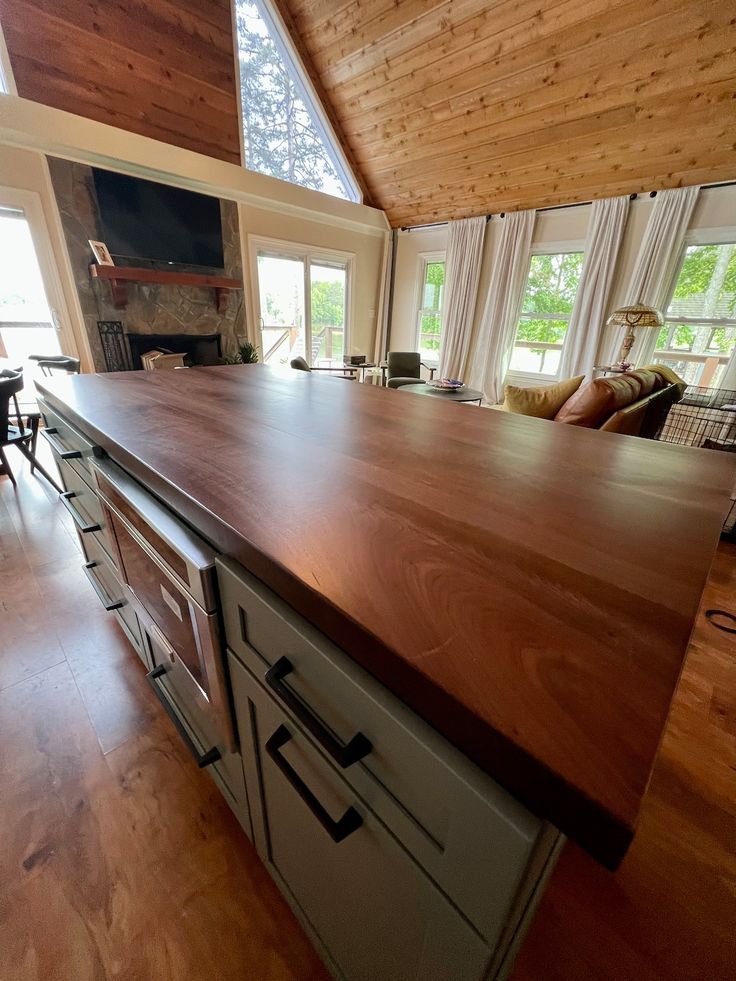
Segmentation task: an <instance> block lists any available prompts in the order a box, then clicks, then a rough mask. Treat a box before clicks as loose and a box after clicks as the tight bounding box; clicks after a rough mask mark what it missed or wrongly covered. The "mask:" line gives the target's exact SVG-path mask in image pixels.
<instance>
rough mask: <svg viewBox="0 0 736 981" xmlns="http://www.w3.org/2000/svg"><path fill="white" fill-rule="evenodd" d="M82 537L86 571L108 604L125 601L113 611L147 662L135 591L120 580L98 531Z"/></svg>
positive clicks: (103, 600)
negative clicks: (97, 534)
mask: <svg viewBox="0 0 736 981" xmlns="http://www.w3.org/2000/svg"><path fill="white" fill-rule="evenodd" d="M80 537H81V541H82V549H83V551H84V555H85V558H86V559H87V564H86V566H85V572H86V574H87V578H88V579H89V580H90V584H91V585H92V588H93V589H94V590H95V592H96V593H97V595H98V597H99V599H100V602H101V603H102V604H103V606H105V607H106V608H107V607H108V605H109V604H118V603H119V604H121V605H120V606H115V609H113V610H111V611H110V612H112V613H113V615H114V616H115V618H116V620H117V621H118V623H119V624H120V626H121V627H122V628H123V630H124V632H125V634H126V636H127V638H128V640H129V641H130V642H131V644H132V645H133V647H134V648H135V650H136V653H137V654H138V656H139V657H140V658H141V660H142V661H143V663H144V664H147V662H146V659H145V657H144V653H143V645H142V643H141V633H140V628H139V624H138V617H137V616H136V611H135V606H134V605H133V595H132V593H131V591H130V590H129V589H128V587H127V586H126V585H125V584H124V583H122V582H121V581H120V578H119V576H118V573H117V570H116V569H115V567H114V566H113V565H112V563H111V561H110V559H109V556H108V554H107V552H106V551H105V549H104V548H103V547H102V545H101V544H100V542H99V541H98V540H97V538H96V537H95V536H94V535H86V536H80Z"/></svg>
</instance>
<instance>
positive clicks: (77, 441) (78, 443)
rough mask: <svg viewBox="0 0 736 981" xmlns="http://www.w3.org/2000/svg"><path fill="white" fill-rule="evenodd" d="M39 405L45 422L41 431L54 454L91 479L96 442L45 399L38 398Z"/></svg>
mask: <svg viewBox="0 0 736 981" xmlns="http://www.w3.org/2000/svg"><path fill="white" fill-rule="evenodd" d="M38 407H39V409H40V410H41V413H42V415H43V418H44V424H45V428H44V429H42V430H41V433H42V434H43V436H44V438H45V439H46V441H47V442H48V443H49V445H50V446H51V449H52V450H53V451H54V455H55V456H56V457H57V459H58V458H62V459H64V460H65V462H66V463H68V464H69V466H71V467H73V469H75V470H77V471H78V472H79V473H81V474H83V475H84V474H86V475H87V479H88V480H89V479H90V477H89V470H90V463H91V461H92V457H93V455H94V444H93V443H92V442H91V441H90V440H89V439H87V437H86V436H84V435H83V434H82V433H80V431H79V430H78V429H77V428H76V427H75V426H73V425H72V424H71V423H70V422H67V420H66V419H64V417H63V416H60V415H59V413H58V412H56V410H55V409H52V408H51V406H50V405H49V404H48V402H46V400H45V399H43V398H40V397H39V398H38Z"/></svg>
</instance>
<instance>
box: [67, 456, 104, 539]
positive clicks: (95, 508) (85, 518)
mask: <svg viewBox="0 0 736 981" xmlns="http://www.w3.org/2000/svg"><path fill="white" fill-rule="evenodd" d="M55 455H56V454H55ZM56 462H57V465H58V467H59V473H60V475H61V480H62V483H63V484H64V487H65V489H66V491H67V492H68V494H67V496H66V497H65V498H64V499H62V503H63V504H64V506H65V507H66V509H67V511H69V513H70V514H71V516H72V518H73V519H74V524H75V525H76V526H77V531H78V532H80V534H82V535H86V534H90V533H91V532H93V531H95V532H99V531H101V530H102V528H103V526H104V524H105V518H104V515H103V514H102V508H101V507H100V502H99V500H98V498H97V494H96V493H95V491H94V490H93V489H92V488H91V487H90V486H89V484H88V483H87V481H86V480H84V479H83V478H82V477H81V475H80V474H79V471H77V470H75V469H74V467H72V466H71V464H70V463H68V462H67V461H66V460H60V459H59V458H58V457H57V458H56ZM88 479H89V477H88ZM94 525H96V526H97V527H90V526H94Z"/></svg>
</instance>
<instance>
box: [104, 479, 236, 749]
mask: <svg viewBox="0 0 736 981" xmlns="http://www.w3.org/2000/svg"><path fill="white" fill-rule="evenodd" d="M92 472H93V476H94V479H95V482H96V484H97V489H98V493H99V495H100V501H101V503H102V506H103V509H104V512H105V519H106V528H107V533H108V535H109V537H110V545H111V547H112V548H113V549H114V550H115V553H116V555H117V563H118V567H119V569H120V573H121V575H122V577H123V579H124V581H125V582H126V583H127V584H128V586H129V587H130V588H131V590H132V591H133V593H134V595H135V597H136V599H137V601H138V603H139V605H140V606H141V607H142V612H143V614H144V616H143V621H144V627H146V628H147V629H148V630H149V632H150V633H152V634H153V635H154V636H155V637H156V638H157V639H158V641H159V643H160V645H161V647H162V648H163V649H164V650H165V651H167V653H168V663H167V664H166V665H165V667H166V670H167V672H169V673H170V674H171V675H172V677H173V676H175V677H176V682H177V688H178V690H179V693H180V696H181V699H180V700H181V701H182V702H183V704H184V706H185V710H186V705H187V704H188V705H189V706H190V708H191V712H190V715H192V716H193V715H194V714H195V713H202V712H204V713H206V714H207V716H208V717H209V718H210V720H211V722H212V723H213V725H214V727H215V729H216V731H217V733H218V734H219V736H220V738H221V740H222V741H223V743H224V745H225V746H226V747H227V748H229V749H232V748H233V746H234V744H235V739H234V734H233V726H232V720H231V713H230V706H229V696H228V691H227V683H226V678H225V671H226V669H225V665H224V659H223V655H222V651H221V645H220V636H219V627H218V616H217V606H216V596H217V592H216V588H215V571H214V566H215V555H216V553H215V552H214V550H213V549H211V548H210V547H209V546H208V545H207V543H206V542H204V541H203V540H202V539H201V538H200V537H199V536H198V535H196V534H195V533H194V532H193V531H191V530H190V529H189V528H188V527H187V526H186V525H185V524H184V523H183V522H181V521H179V520H178V519H177V518H176V517H175V516H174V515H173V514H172V513H171V511H169V509H168V508H166V507H164V506H163V505H162V504H161V503H160V502H159V501H157V500H156V498H154V497H153V495H151V494H150V493H148V491H145V490H144V489H143V488H142V487H141V486H140V485H139V484H138V483H137V482H136V481H134V480H133V479H132V478H131V477H129V476H128V475H127V474H125V473H124V472H123V471H122V470H121V469H120V468H119V467H117V466H115V464H113V463H111V462H109V461H108V460H102V461H100V460H96V461H95V462H94V463H93V465H92Z"/></svg>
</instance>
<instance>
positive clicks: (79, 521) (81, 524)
mask: <svg viewBox="0 0 736 981" xmlns="http://www.w3.org/2000/svg"><path fill="white" fill-rule="evenodd" d="M90 493H92V492H91V491H90ZM73 497H77V492H76V491H64V493H63V494H59V498H60V500H61V503H62V504H63V505H64V507H65V508H66V509H67V511H68V512H69V514H70V515H71V516H72V519H73V521H74V524H75V525H76V526H77V528H78V529H79V530H80V532H81V533H82V534H83V535H88V534H89V533H90V532H91V531H102V525H99V524H97V522H96V521H93V522H92V523H91V524H90V523H89V522H87V521H85V520H84V518H83V517H82V515H81V514H80V513H79V511H77V509H76V508H75V507H74V506H73V505H72V503H71V500H72V498H73Z"/></svg>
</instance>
